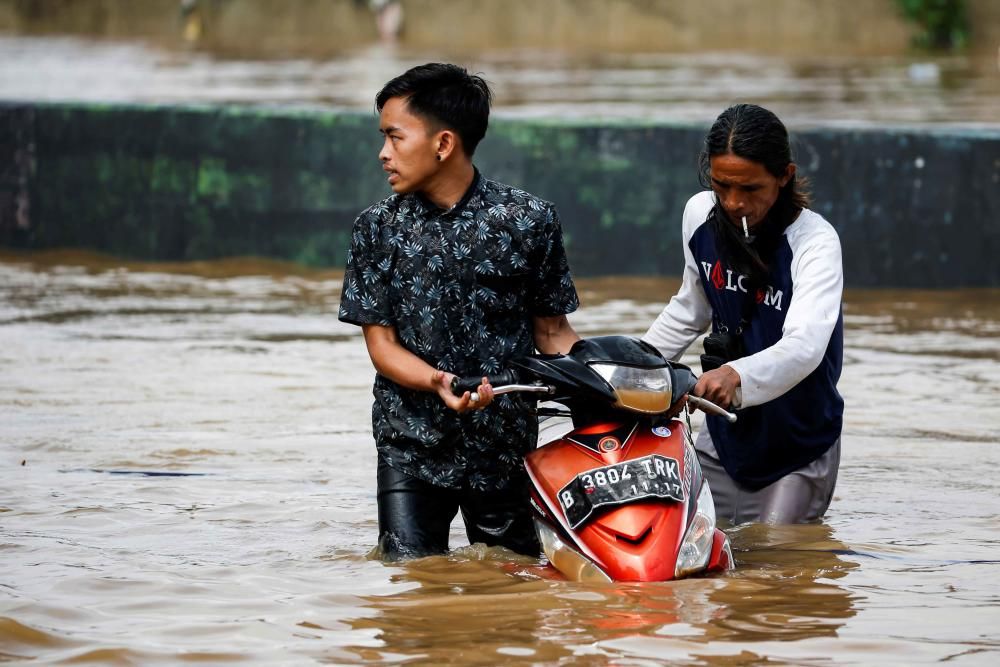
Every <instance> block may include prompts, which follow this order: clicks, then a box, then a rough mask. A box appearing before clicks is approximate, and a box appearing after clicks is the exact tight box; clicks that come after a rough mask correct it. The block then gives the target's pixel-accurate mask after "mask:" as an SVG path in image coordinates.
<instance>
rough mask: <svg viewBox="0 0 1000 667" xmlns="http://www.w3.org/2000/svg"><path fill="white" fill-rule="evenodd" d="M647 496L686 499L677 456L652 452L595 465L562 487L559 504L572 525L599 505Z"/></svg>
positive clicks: (605, 505)
mask: <svg viewBox="0 0 1000 667" xmlns="http://www.w3.org/2000/svg"><path fill="white" fill-rule="evenodd" d="M644 498H664V499H669V500H677V501H683V500H684V488H683V486H682V484H681V476H680V466H679V465H678V463H677V460H676V459H672V458H670V457H669V456H662V455H660V454H650V455H649V456H644V457H642V458H640V459H632V460H629V461H622V462H621V463H616V464H614V465H609V466H604V467H601V468H594V469H593V470H588V471H586V472H582V473H580V474H579V475H577V476H576V477H575V478H574V479H573V481H571V482H570V483H569V484H567V485H566V486H564V487H563V488H562V489H560V491H559V505H560V506H561V507H562V509H563V513H564V514H565V515H566V519H567V520H568V521H569V525H570V527H571V528H573V529H576V528H577V527H579V526H580V524H582V523H583V522H585V521H586V520H587V519H588V518H590V515H592V514H593V513H594V512H595V511H596V510H598V509H599V508H602V507H614V506H616V505H624V504H626V503H630V502H634V501H636V500H642V499H644Z"/></svg>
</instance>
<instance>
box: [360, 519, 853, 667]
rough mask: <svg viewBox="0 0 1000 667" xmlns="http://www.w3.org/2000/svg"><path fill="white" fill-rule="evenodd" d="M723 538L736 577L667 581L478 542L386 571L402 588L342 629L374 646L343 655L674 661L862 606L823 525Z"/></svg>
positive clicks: (777, 636) (833, 630) (839, 621)
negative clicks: (618, 579) (592, 579)
mask: <svg viewBox="0 0 1000 667" xmlns="http://www.w3.org/2000/svg"><path fill="white" fill-rule="evenodd" d="M731 536H732V538H733V542H734V547H735V549H736V551H737V560H738V567H737V569H736V570H735V571H734V572H732V573H729V574H726V575H722V576H718V577H709V578H698V579H691V580H682V581H676V582H665V583H644V584H611V585H584V584H580V583H577V582H566V581H565V580H563V579H562V578H561V577H560V576H559V575H558V573H556V572H555V571H554V570H552V569H550V568H548V567H545V566H538V565H536V564H535V562H534V561H532V560H529V559H523V558H522V557H518V556H516V555H514V554H512V553H510V552H508V551H506V550H503V549H487V548H484V547H482V546H481V545H473V546H471V547H465V548H464V549H459V550H457V551H455V552H454V553H452V554H450V555H448V556H436V557H431V558H424V559H420V560H415V561H410V562H408V563H405V564H403V565H401V566H396V568H394V570H393V571H394V573H393V574H392V575H391V578H392V580H393V582H395V583H397V584H405V589H404V590H402V591H400V592H397V593H393V594H390V595H369V596H363V597H362V598H361V599H362V601H363V603H364V605H365V607H366V614H365V616H364V617H363V618H359V619H355V620H351V621H349V623H350V625H351V627H352V629H354V630H356V631H371V632H372V635H371V636H372V637H373V638H374V639H375V640H376V642H377V645H374V646H368V645H366V646H352V647H348V650H349V651H350V652H353V653H354V654H355V655H357V656H358V657H359V658H360V659H362V660H364V661H375V662H377V661H388V660H408V659H409V660H419V661H421V662H426V663H428V664H442V663H443V662H454V661H459V662H463V663H465V662H470V664H493V663H494V662H496V661H500V660H502V661H504V662H510V661H516V660H517V659H519V658H520V659H523V660H524V662H525V663H526V664H530V663H537V662H544V663H558V662H560V661H562V660H564V659H566V660H567V661H568V660H569V659H570V658H573V657H581V656H587V655H595V656H596V655H600V656H603V657H604V658H608V657H618V658H624V657H628V658H631V659H639V658H643V659H657V658H659V657H661V655H662V654H661V651H662V650H663V649H664V647H662V646H660V645H661V644H662V643H666V644H667V645H668V646H667V648H666V650H667V651H668V652H670V653H674V654H676V655H678V656H679V655H680V654H681V653H683V650H682V649H684V647H686V650H691V651H693V652H695V653H696V652H697V650H698V649H697V646H698V645H713V644H714V643H715V642H730V643H734V644H740V645H745V644H747V643H758V642H773V641H781V642H793V641H803V640H809V639H816V638H823V637H836V636H837V633H838V630H839V629H840V628H841V627H842V626H843V624H844V622H845V620H846V619H849V618H851V617H852V616H854V614H855V601H856V600H858V599H862V598H860V596H858V595H857V594H856V593H853V592H851V591H850V590H849V589H847V588H844V587H842V586H840V585H839V584H838V583H837V580H839V579H842V578H843V577H845V576H847V575H848V573H849V572H850V571H852V570H854V569H855V568H857V567H859V564H858V562H856V561H854V560H849V559H848V558H846V557H845V556H844V555H843V554H849V553H851V550H850V549H849V548H848V547H847V545H845V544H843V543H841V542H840V541H838V540H837V539H836V538H835V537H834V534H833V530H832V529H831V528H830V527H829V526H827V525H823V524H817V525H808V526H786V527H775V526H763V525H751V526H744V527H740V528H737V529H734V530H733V532H732V533H731ZM372 611H374V612H375V613H370V612H372ZM463 647H464V649H463ZM574 664H575V663H574Z"/></svg>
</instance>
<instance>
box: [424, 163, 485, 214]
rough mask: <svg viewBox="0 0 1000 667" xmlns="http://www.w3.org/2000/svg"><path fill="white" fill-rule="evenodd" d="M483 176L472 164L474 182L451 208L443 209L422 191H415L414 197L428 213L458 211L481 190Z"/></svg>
mask: <svg viewBox="0 0 1000 667" xmlns="http://www.w3.org/2000/svg"><path fill="white" fill-rule="evenodd" d="M482 181H483V177H482V175H481V174H480V173H479V169H477V168H476V166H475V165H473V166H472V183H470V184H469V188H468V189H467V190H466V191H465V194H464V195H462V198H461V199H459V200H458V203H457V204H455V205H454V206H452V207H451V208H449V209H443V208H441V207H440V206H438V205H437V204H435V203H434V202H432V201H431V200H430V199H428V198H427V197H425V196H424V195H423V193H422V192H414V193H413V197H414V199H416V200H417V202H418V203H419V204H420V208H421V209H423V210H424V212H426V213H458V212H459V211H461V210H462V209H463V208H465V205H466V204H468V203H469V200H470V199H472V197H473V196H474V195H475V194H476V192H477V191H478V190H479V187H480V185H482Z"/></svg>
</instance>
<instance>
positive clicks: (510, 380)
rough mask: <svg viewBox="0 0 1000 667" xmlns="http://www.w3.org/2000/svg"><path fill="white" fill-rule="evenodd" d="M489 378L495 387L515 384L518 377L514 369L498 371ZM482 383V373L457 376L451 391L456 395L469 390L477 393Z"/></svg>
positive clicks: (452, 383) (452, 382)
mask: <svg viewBox="0 0 1000 667" xmlns="http://www.w3.org/2000/svg"><path fill="white" fill-rule="evenodd" d="M487 379H488V380H489V381H490V384H491V385H493V388H494V389H497V388H499V387H503V386H504V385H508V384H515V383H516V382H517V378H516V377H514V373H513V371H503V372H502V373H497V374H496V375H494V376H492V377H489V378H487ZM482 383H483V376H482V375H475V376H473V375H470V376H468V377H464V378H460V377H456V378H454V379H453V380H452V381H451V393H453V394H455V395H456V396H461V395H462V394H464V393H465V392H467V391H471V392H473V393H475V391H476V389H479V385H481V384H482Z"/></svg>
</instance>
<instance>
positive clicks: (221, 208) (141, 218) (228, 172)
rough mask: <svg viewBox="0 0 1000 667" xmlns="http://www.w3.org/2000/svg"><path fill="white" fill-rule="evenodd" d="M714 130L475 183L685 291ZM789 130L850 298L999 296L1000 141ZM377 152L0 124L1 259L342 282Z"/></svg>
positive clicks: (368, 199)
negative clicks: (229, 263)
mask: <svg viewBox="0 0 1000 667" xmlns="http://www.w3.org/2000/svg"><path fill="white" fill-rule="evenodd" d="M705 129H706V128H705V127H696V126H669V125H639V124H635V125H628V124H612V125H588V124H560V123H554V122H535V121H532V122H528V121H502V120H494V121H493V122H492V123H491V127H490V132H489V134H488V135H487V137H486V139H485V140H484V142H483V143H482V144H481V146H480V149H479V151H478V152H477V155H476V163H477V165H478V166H479V167H480V168H481V169H482V171H483V172H484V173H486V174H487V175H489V176H490V177H492V178H495V179H497V180H501V181H504V182H507V183H510V184H512V185H517V186H520V187H523V188H525V189H527V190H529V191H531V192H534V193H535V194H538V195H539V196H541V197H544V198H546V199H549V200H551V201H554V202H555V203H556V204H557V205H558V207H559V210H560V213H561V215H562V219H563V226H564V231H565V235H566V243H567V249H568V252H569V255H570V261H571V264H572V266H573V269H574V271H575V272H576V273H577V274H579V275H610V274H647V275H649V274H658V275H678V274H679V273H680V271H681V268H682V252H681V247H680V216H681V211H682V210H683V207H684V203H685V201H686V200H687V198H688V197H689V196H690V195H691V194H692V193H694V192H695V191H697V190H698V189H700V186H699V184H698V181H697V176H696V156H697V154H698V151H699V148H700V145H701V141H702V137H703V135H704V132H705ZM792 130H793V131H792V134H793V139H794V142H795V148H796V152H797V155H798V162H799V165H800V173H803V174H805V175H806V176H807V177H808V178H809V179H810V180H811V182H812V191H813V195H814V200H815V205H814V208H815V209H816V210H818V211H819V212H821V213H822V214H823V215H824V216H826V217H827V219H829V220H830V222H831V223H833V225H834V226H835V227H836V228H837V229H838V231H839V232H840V235H841V240H842V243H843V248H844V266H845V271H846V278H847V283H848V285H849V286H852V287H866V286H882V287H932V288H933V287H962V286H984V287H985V286H990V287H997V286H1000V260H998V255H1000V129H997V130H980V131H944V130H939V131H931V130H904V129H884V130H840V129H837V130H835V129H803V130H799V131H796V130H795V128H792ZM379 145H380V137H379V134H378V131H377V125H376V120H375V119H374V117H372V116H371V115H368V114H337V113H325V112H309V113H305V112H303V113H289V112H275V111H266V110H260V109H234V108H156V107H125V106H91V105H34V104H20V105H19V104H8V105H0V245H2V246H7V247H18V248H55V247H74V248H86V249H92V250H97V251H102V252H107V253H112V254H115V255H118V256H121V257H125V258H134V259H150V260H153V259H155V260H196V259H207V258H217V257H226V256H240V255H258V256H265V257H273V258H281V259H287V260H292V261H295V262H300V263H303V264H307V265H312V266H342V265H343V263H344V260H345V257H346V250H347V244H348V239H349V235H350V228H351V223H352V221H353V219H354V217H355V216H356V215H357V213H358V212H359V211H361V210H362V209H363V208H365V207H366V206H368V205H369V204H371V203H372V202H374V201H377V200H379V199H381V198H383V197H385V196H387V195H388V194H390V191H389V189H388V187H387V185H386V183H385V179H384V174H383V173H382V171H381V168H380V165H379V163H378V160H377V157H376V156H377V152H378V149H379Z"/></svg>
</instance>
